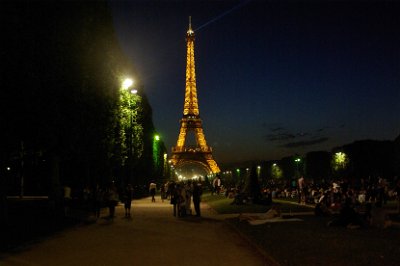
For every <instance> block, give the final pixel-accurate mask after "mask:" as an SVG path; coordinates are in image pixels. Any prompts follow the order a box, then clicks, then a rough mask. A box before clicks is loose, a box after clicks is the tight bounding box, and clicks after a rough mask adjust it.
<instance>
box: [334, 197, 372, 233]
mask: <svg viewBox="0 0 400 266" xmlns="http://www.w3.org/2000/svg"><path fill="white" fill-rule="evenodd" d="M364 224H365V223H364V221H363V219H362V218H361V216H360V215H359V214H358V213H357V212H356V211H355V210H354V208H353V207H352V206H351V198H346V200H345V203H344V204H343V206H342V208H341V209H340V212H339V216H337V217H335V218H333V219H332V220H331V221H329V222H328V224H327V226H344V227H347V228H349V229H357V228H360V227H362V226H364Z"/></svg>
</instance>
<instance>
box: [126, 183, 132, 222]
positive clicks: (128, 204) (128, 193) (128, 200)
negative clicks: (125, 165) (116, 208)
mask: <svg viewBox="0 0 400 266" xmlns="http://www.w3.org/2000/svg"><path fill="white" fill-rule="evenodd" d="M132 197H133V189H132V185H131V184H128V185H127V186H126V188H125V193H124V207H125V217H131V205H132Z"/></svg>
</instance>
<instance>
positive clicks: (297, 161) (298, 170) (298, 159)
mask: <svg viewBox="0 0 400 266" xmlns="http://www.w3.org/2000/svg"><path fill="white" fill-rule="evenodd" d="M294 161H295V163H296V168H297V175H298V176H300V169H299V164H300V162H301V159H300V158H299V157H297V158H296V159H294Z"/></svg>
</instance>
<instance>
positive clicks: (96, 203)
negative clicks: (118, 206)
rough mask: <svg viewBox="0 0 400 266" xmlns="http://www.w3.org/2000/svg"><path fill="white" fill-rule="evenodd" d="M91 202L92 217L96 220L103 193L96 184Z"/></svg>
mask: <svg viewBox="0 0 400 266" xmlns="http://www.w3.org/2000/svg"><path fill="white" fill-rule="evenodd" d="M93 200H94V203H93V207H94V215H95V216H96V219H98V218H100V211H101V207H102V205H103V200H104V191H103V190H102V189H101V187H100V185H99V184H96V187H95V189H94V191H93Z"/></svg>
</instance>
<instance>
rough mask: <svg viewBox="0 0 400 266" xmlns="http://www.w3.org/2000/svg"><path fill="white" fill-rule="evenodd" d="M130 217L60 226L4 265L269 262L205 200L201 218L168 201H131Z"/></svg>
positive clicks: (120, 211)
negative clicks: (176, 211) (178, 214)
mask: <svg viewBox="0 0 400 266" xmlns="http://www.w3.org/2000/svg"><path fill="white" fill-rule="evenodd" d="M132 210H133V213H132V218H130V219H128V218H125V217H124V210H123V206H122V205H120V206H118V207H117V212H116V214H117V217H115V218H114V220H113V221H111V220H109V219H106V218H105V217H106V216H107V214H108V213H107V210H106V209H104V210H103V213H102V216H103V217H102V218H100V219H99V220H97V221H96V222H93V224H90V225H83V226H78V227H74V228H72V229H68V230H65V231H61V232H59V233H57V234H55V235H52V236H50V237H48V238H47V239H43V240H42V241H39V242H37V243H32V244H31V245H25V246H24V248H20V249H19V250H17V251H14V252H9V253H6V254H2V256H1V259H0V262H1V263H0V264H1V265H81V264H84V265H149V264H150V265H178V264H182V263H185V264H187V263H190V264H191V265H207V266H210V265H271V263H268V262H267V261H266V259H265V258H264V257H262V256H261V255H260V254H259V253H258V252H257V251H255V250H254V249H253V248H252V247H251V246H250V245H249V244H248V242H247V241H246V240H244V239H243V238H241V237H239V236H238V235H237V234H236V233H235V232H234V231H232V230H231V229H230V227H228V226H227V225H226V224H225V223H224V222H221V221H218V220H216V219H215V215H214V214H213V212H212V211H210V209H209V208H208V206H207V205H205V204H202V215H203V217H202V218H196V217H185V218H175V217H173V216H172V205H170V204H169V202H168V201H165V202H164V203H161V201H160V200H159V199H158V202H156V203H151V200H150V199H149V198H146V199H142V200H137V201H134V202H133V209H132Z"/></svg>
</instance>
